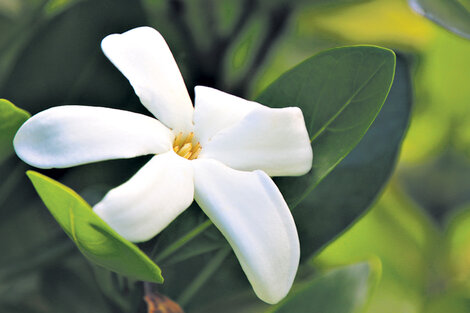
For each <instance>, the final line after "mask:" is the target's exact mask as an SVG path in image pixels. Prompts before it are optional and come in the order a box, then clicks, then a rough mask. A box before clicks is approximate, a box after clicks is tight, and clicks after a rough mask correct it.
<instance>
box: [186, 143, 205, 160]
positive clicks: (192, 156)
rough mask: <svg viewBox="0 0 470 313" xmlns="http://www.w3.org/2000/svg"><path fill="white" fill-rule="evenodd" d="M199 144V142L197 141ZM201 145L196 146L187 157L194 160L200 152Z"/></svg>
mask: <svg viewBox="0 0 470 313" xmlns="http://www.w3.org/2000/svg"><path fill="white" fill-rule="evenodd" d="M198 145H199V143H198ZM201 149H202V148H201V146H199V148H197V149H196V150H193V151H194V152H193V154H192V155H191V156H190V157H189V160H194V159H196V158H197V157H198V156H199V152H201Z"/></svg>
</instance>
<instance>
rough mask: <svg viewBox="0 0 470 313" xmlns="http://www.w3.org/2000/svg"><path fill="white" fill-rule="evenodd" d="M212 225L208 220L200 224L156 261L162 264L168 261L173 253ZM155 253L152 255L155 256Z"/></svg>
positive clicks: (169, 247) (158, 256)
mask: <svg viewBox="0 0 470 313" xmlns="http://www.w3.org/2000/svg"><path fill="white" fill-rule="evenodd" d="M211 225H212V222H211V221H210V220H206V221H205V222H204V223H202V224H199V225H198V226H196V227H195V228H193V229H192V230H191V231H190V232H188V233H187V234H186V235H184V236H183V237H181V238H180V239H178V240H176V241H175V242H173V243H172V244H171V245H170V246H168V247H167V248H166V249H164V250H163V251H162V252H160V253H159V254H158V255H157V256H156V257H155V261H156V262H157V263H158V262H161V261H162V260H164V259H166V258H167V257H169V256H170V255H171V254H172V253H174V252H175V251H177V250H178V249H180V248H181V247H183V246H184V245H185V244H187V243H188V242H189V241H191V240H193V239H194V238H196V237H197V236H198V235H199V234H201V233H202V232H203V231H205V230H206V229H207V228H208V227H209V226H211ZM153 254H154V252H152V253H151V255H153Z"/></svg>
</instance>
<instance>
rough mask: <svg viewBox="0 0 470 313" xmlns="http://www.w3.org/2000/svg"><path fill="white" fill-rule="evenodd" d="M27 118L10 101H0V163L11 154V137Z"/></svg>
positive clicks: (26, 113) (22, 111)
mask: <svg viewBox="0 0 470 313" xmlns="http://www.w3.org/2000/svg"><path fill="white" fill-rule="evenodd" d="M29 116H30V115H29V113H28V112H26V111H24V110H21V109H19V108H17V107H16V106H15V105H14V104H13V103H11V102H10V101H8V100H5V99H0V162H1V161H3V160H4V159H5V158H6V157H7V156H8V155H10V154H11V153H12V152H13V143H12V142H13V137H14V136H15V134H16V131H17V130H18V128H20V126H21V125H22V124H23V123H24V122H25V121H26V120H27V119H28V118H29Z"/></svg>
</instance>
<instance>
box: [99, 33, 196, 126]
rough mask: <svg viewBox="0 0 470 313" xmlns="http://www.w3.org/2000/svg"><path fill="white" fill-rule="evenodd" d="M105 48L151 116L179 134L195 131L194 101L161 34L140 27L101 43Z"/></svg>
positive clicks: (106, 53) (109, 37) (105, 51)
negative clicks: (193, 122)
mask: <svg viewBox="0 0 470 313" xmlns="http://www.w3.org/2000/svg"><path fill="white" fill-rule="evenodd" d="M101 48H102V49H103V52H104V54H105V55H106V56H107V57H108V58H109V59H110V60H111V62H113V64H114V65H115V66H116V67H117V68H118V69H119V70H120V71H121V72H122V73H123V74H124V76H126V77H127V79H128V80H129V82H130V83H131V85H132V87H134V90H135V93H136V94H137V95H138V96H139V98H140V101H141V102H142V104H143V105H144V106H145V107H146V108H147V109H148V110H149V111H150V112H152V113H153V114H154V115H155V116H156V117H157V118H158V119H159V120H160V121H162V122H163V123H164V124H165V125H166V126H168V127H170V128H172V129H175V130H176V131H183V132H188V131H191V130H192V118H193V106H192V103H191V99H190V98H189V95H188V91H187V89H186V86H185V84H184V80H183V77H182V76H181V73H180V71H179V69H178V66H177V65H176V62H175V59H174V58H173V55H172V54H171V51H170V48H168V45H167V43H166V42H165V39H163V37H162V35H160V33H159V32H157V31H156V30H155V29H153V28H150V27H139V28H135V29H132V30H130V31H128V32H125V33H123V34H113V35H109V36H107V37H106V38H104V39H103V41H102V42H101Z"/></svg>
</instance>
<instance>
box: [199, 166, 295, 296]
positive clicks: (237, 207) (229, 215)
mask: <svg viewBox="0 0 470 313" xmlns="http://www.w3.org/2000/svg"><path fill="white" fill-rule="evenodd" d="M193 164H194V165H193V167H194V186H195V199H196V202H197V203H198V204H199V206H200V207H201V208H202V209H203V210H204V212H205V213H206V214H207V215H208V216H209V218H210V219H211V220H212V222H213V223H214V224H215V225H216V226H217V228H218V229H219V230H220V231H221V232H222V234H223V235H224V236H225V238H226V239H227V241H228V242H229V243H230V245H231V246H232V248H233V250H234V252H235V254H236V256H237V258H238V260H239V262H240V264H241V266H242V268H243V270H244V271H245V274H246V276H247V277H248V280H249V281H250V283H251V285H252V286H253V289H254V291H255V293H256V294H257V295H258V297H259V298H260V299H262V300H263V301H265V302H268V303H276V302H278V301H280V300H281V299H282V298H284V297H285V296H286V294H287V293H288V292H289V289H290V287H291V286H292V282H293V280H294V277H295V274H296V272H297V267H298V264H299V256H300V250H299V239H298V235H297V230H296V227H295V224H294V220H293V218H292V215H291V213H290V211H289V208H288V207H287V204H286V202H285V201H284V199H283V197H282V195H281V193H280V192H279V189H278V188H277V187H276V185H275V184H274V182H273V181H272V180H271V179H270V178H269V177H268V176H267V175H266V174H265V173H264V172H262V171H254V172H242V171H237V170H233V169H231V168H229V167H227V166H225V165H223V164H222V163H220V162H218V161H215V160H200V159H197V160H195V161H193Z"/></svg>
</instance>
